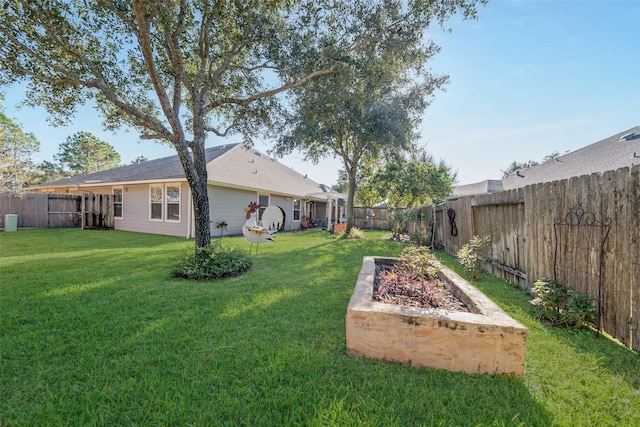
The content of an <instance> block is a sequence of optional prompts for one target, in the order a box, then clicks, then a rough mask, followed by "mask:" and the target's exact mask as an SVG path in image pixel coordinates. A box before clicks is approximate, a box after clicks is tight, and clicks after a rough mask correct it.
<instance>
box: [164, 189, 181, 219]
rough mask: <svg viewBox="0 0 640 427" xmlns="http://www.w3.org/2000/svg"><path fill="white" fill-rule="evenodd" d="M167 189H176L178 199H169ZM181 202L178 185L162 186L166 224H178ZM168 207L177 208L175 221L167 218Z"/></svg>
mask: <svg viewBox="0 0 640 427" xmlns="http://www.w3.org/2000/svg"><path fill="white" fill-rule="evenodd" d="M169 188H176V189H177V190H178V197H177V199H176V200H173V199H171V200H170V199H169ZM181 200H182V186H181V185H180V183H167V184H165V186H164V201H165V202H164V214H165V221H167V222H180V210H181ZM169 206H177V209H178V211H177V217H178V218H177V219H175V218H169Z"/></svg>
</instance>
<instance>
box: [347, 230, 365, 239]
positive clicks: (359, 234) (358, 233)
mask: <svg viewBox="0 0 640 427" xmlns="http://www.w3.org/2000/svg"><path fill="white" fill-rule="evenodd" d="M347 239H356V240H363V239H365V236H364V231H362V230H360V229H359V228H358V227H351V229H350V230H349V233H348V236H347Z"/></svg>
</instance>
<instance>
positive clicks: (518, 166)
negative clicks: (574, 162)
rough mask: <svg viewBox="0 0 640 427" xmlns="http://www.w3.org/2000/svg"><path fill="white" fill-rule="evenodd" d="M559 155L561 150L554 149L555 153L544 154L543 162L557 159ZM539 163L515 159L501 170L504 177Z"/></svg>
mask: <svg viewBox="0 0 640 427" xmlns="http://www.w3.org/2000/svg"><path fill="white" fill-rule="evenodd" d="M558 157H560V152H559V151H554V152H553V153H551V154H547V155H546V156H544V157H543V158H542V162H541V163H547V162H549V161H551V160H555V159H557V158H558ZM539 164H540V162H537V161H536V160H529V161H526V162H518V161H515V160H514V161H513V162H511V164H510V165H509V166H508V167H507V168H506V169H501V170H500V172H502V178H506V177H508V176H509V175H511V174H512V173H514V172H516V171H519V170H524V169H529V168H532V167H534V166H538V165H539Z"/></svg>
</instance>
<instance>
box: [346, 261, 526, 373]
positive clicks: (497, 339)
mask: <svg viewBox="0 0 640 427" xmlns="http://www.w3.org/2000/svg"><path fill="white" fill-rule="evenodd" d="M395 260H396V259H395V258H380V257H365V258H364V260H363V263H362V269H361V270H360V275H359V276H358V281H357V283H356V286H355V289H354V292H353V295H352V297H351V301H350V302H349V307H348V309H347V317H346V328H347V331H346V335H347V354H348V355H349V356H354V357H368V358H372V359H379V360H384V361H389V362H400V363H404V364H407V365H411V366H419V367H427V368H435V369H446V370H449V371H460V372H467V373H489V374H502V373H505V374H513V375H515V376H517V377H522V376H523V375H524V361H525V352H526V344H527V333H528V331H527V328H526V327H525V326H523V325H522V324H520V323H519V322H517V321H515V320H514V319H512V318H511V317H510V316H509V315H507V314H506V313H505V312H504V311H503V310H502V309H500V307H498V306H497V305H496V304H495V303H494V302H493V301H491V300H490V299H489V298H487V297H486V296H485V295H484V294H483V293H482V292H480V291H479V290H478V289H476V288H475V287H473V286H472V285H471V284H470V283H468V282H467V281H466V280H464V279H463V278H462V277H460V276H459V275H458V274H456V273H455V272H453V271H451V270H449V269H447V268H444V267H443V269H442V271H441V274H440V278H441V279H442V281H443V282H444V284H445V286H446V287H447V288H448V289H449V290H450V291H451V293H452V294H453V295H455V296H456V297H457V298H458V299H460V301H462V302H463V303H464V305H466V307H467V308H468V309H469V312H465V311H450V310H443V309H433V308H423V307H410V306H405V305H396V304H386V303H382V302H378V301H375V300H374V298H373V290H374V280H375V274H376V263H393V262H394V261H395Z"/></svg>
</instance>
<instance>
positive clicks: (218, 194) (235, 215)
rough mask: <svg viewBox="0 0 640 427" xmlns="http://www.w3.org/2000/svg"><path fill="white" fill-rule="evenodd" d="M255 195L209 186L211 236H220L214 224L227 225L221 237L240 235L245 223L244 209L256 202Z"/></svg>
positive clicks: (249, 192)
mask: <svg viewBox="0 0 640 427" xmlns="http://www.w3.org/2000/svg"><path fill="white" fill-rule="evenodd" d="M257 198H258V197H257V193H256V192H254V191H244V190H237V189H231V188H225V187H218V186H209V215H210V216H211V235H212V236H220V229H218V228H216V224H217V223H220V222H223V221H224V222H226V223H227V230H226V231H223V232H222V235H224V236H229V235H234V234H242V226H243V225H244V223H245V221H246V217H245V212H244V210H243V209H244V208H246V207H247V206H248V205H249V203H250V202H255V201H257Z"/></svg>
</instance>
